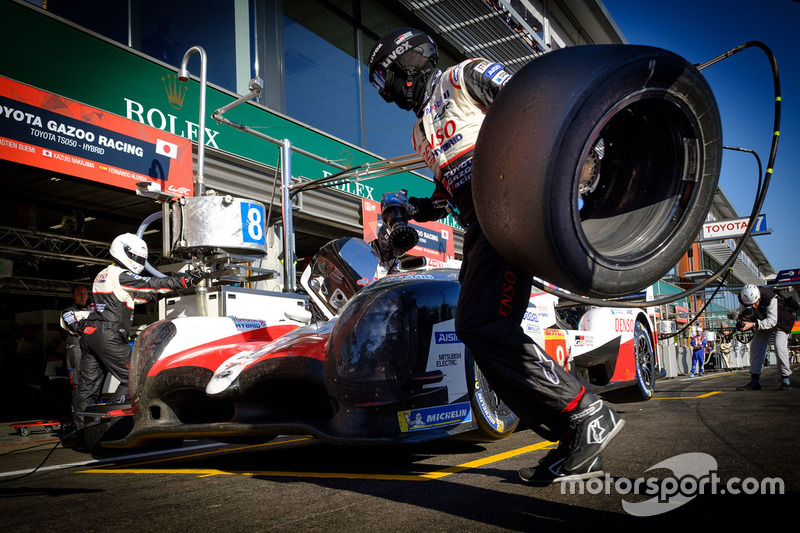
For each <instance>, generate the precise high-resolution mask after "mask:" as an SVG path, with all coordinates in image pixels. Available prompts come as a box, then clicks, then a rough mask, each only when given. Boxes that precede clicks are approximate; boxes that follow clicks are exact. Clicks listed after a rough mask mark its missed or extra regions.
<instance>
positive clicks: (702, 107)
mask: <svg viewBox="0 0 800 533" xmlns="http://www.w3.org/2000/svg"><path fill="white" fill-rule="evenodd" d="M721 153H722V128H721V123H720V117H719V110H718V108H717V104H716V100H715V98H714V95H713V94H712V92H711V89H710V87H709V86H708V84H707V82H706V80H705V79H704V78H703V76H702V75H701V74H700V72H699V71H698V70H697V69H696V68H695V67H694V66H692V65H691V64H690V63H688V62H687V61H686V60H685V59H683V58H681V57H680V56H677V55H675V54H673V53H671V52H668V51H666V50H662V49H659V48H653V47H648V46H634V45H588V46H570V47H568V48H564V49H560V50H556V51H553V52H550V53H548V54H545V55H543V56H541V57H539V58H537V59H535V60H533V61H531V62H530V63H529V64H527V65H526V66H525V67H523V68H522V69H521V70H520V71H519V72H518V73H517V74H515V75H514V76H513V78H511V80H510V81H509V82H508V84H507V85H506V87H504V88H503V90H502V91H500V93H499V94H498V96H497V98H496V99H495V101H494V103H493V104H492V106H491V107H490V108H489V111H488V113H487V115H486V118H485V120H484V122H483V125H482V127H481V130H480V134H479V136H478V140H477V144H476V147H475V156H474V160H473V173H472V191H473V197H474V203H475V209H476V213H477V216H478V220H479V223H480V225H481V228H482V229H483V231H484V233H485V234H486V236H487V238H488V239H489V242H491V243H492V245H493V246H494V247H495V248H496V249H497V250H498V252H499V253H500V254H501V255H503V256H504V257H505V258H507V259H508V260H509V261H511V262H513V263H516V264H517V265H518V266H520V267H521V268H524V269H525V270H527V271H528V272H530V273H531V274H532V275H535V276H537V277H539V278H542V279H545V280H547V281H549V282H551V283H554V284H556V285H557V286H559V287H562V288H564V289H567V290H569V291H572V292H575V293H578V294H582V295H587V296H593V297H599V298H610V297H616V296H622V295H625V294H630V293H632V292H638V291H639V290H641V289H642V288H643V287H646V286H648V285H650V284H652V283H653V282H655V281H656V280H657V279H658V278H659V277H660V276H662V275H663V274H664V273H665V272H667V270H669V268H671V267H672V266H673V265H675V263H677V261H678V259H679V258H680V257H681V256H682V255H683V254H684V253H685V252H686V250H687V249H688V247H689V245H690V244H691V242H692V241H693V240H694V238H695V237H696V236H697V233H698V232H699V230H700V227H701V225H702V223H703V222H704V221H705V217H706V215H707V213H708V212H709V209H710V207H711V202H712V201H713V199H714V195H715V194H716V190H717V182H718V181H719V172H720V163H721Z"/></svg>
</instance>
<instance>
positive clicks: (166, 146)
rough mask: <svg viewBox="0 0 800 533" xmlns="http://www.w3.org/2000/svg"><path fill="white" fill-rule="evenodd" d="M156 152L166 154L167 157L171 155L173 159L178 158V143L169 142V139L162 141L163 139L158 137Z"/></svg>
mask: <svg viewBox="0 0 800 533" xmlns="http://www.w3.org/2000/svg"><path fill="white" fill-rule="evenodd" d="M156 153H157V154H160V155H165V156H167V157H171V158H172V159H176V158H177V157H178V145H177V144H173V143H168V142H167V141H162V140H161V139H157V140H156Z"/></svg>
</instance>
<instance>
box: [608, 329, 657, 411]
mask: <svg viewBox="0 0 800 533" xmlns="http://www.w3.org/2000/svg"><path fill="white" fill-rule="evenodd" d="M633 360H634V363H635V365H636V378H635V379H636V384H635V385H632V386H630V387H626V388H624V389H616V390H611V391H608V392H606V393H604V394H603V397H604V398H605V399H606V400H608V401H609V402H612V403H628V402H641V401H644V400H649V399H650V398H652V397H653V392H654V391H655V388H656V352H655V349H654V348H653V337H652V335H651V334H650V332H649V331H648V329H647V327H646V326H645V325H644V322H643V321H642V320H641V319H637V320H636V324H635V326H634V330H633Z"/></svg>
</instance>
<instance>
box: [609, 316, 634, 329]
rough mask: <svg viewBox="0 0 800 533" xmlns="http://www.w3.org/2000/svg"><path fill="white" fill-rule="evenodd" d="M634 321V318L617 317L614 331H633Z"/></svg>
mask: <svg viewBox="0 0 800 533" xmlns="http://www.w3.org/2000/svg"><path fill="white" fill-rule="evenodd" d="M633 322H634V320H633V319H632V318H615V319H614V331H617V332H631V331H633Z"/></svg>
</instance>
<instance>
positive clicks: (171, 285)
mask: <svg viewBox="0 0 800 533" xmlns="http://www.w3.org/2000/svg"><path fill="white" fill-rule="evenodd" d="M185 287H186V281H185V280H184V278H168V277H167V278H149V277H144V276H137V275H136V274H134V273H132V272H131V271H130V270H125V269H123V268H120V267H119V266H117V265H109V266H108V267H106V268H105V269H103V270H102V271H101V272H100V273H99V274H98V275H97V277H95V279H94V284H93V285H92V299H93V300H94V311H93V312H92V313H91V314H90V315H89V317H88V318H87V319H86V321H85V322H84V323H83V330H82V334H81V341H80V345H81V363H80V372H79V374H78V386H77V390H76V391H75V395H74V396H73V405H72V406H73V411H74V412H75V414H76V415H75V418H76V422H77V423H78V425H81V424H82V423H83V420H82V416H80V415H79V414H78V413H81V412H84V411H85V410H86V408H87V407H88V406H89V405H92V404H96V403H97V402H98V400H99V396H100V391H101V389H102V387H103V381H104V379H105V374H106V372H110V373H111V375H112V376H114V377H115V378H117V379H118V380H119V382H120V384H119V387H117V391H116V392H115V394H114V397H113V398H112V400H111V402H112V403H123V402H125V401H127V399H128V369H129V366H130V359H131V347H130V344H129V341H128V329H129V328H130V327H131V325H132V323H133V311H134V306H135V305H136V304H140V303H145V302H148V301H155V300H156V299H158V298H159V297H162V296H167V295H169V294H171V293H173V292H174V291H176V290H178V289H182V288H185Z"/></svg>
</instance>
